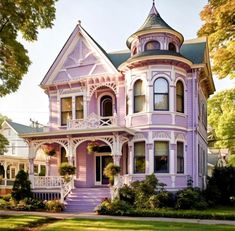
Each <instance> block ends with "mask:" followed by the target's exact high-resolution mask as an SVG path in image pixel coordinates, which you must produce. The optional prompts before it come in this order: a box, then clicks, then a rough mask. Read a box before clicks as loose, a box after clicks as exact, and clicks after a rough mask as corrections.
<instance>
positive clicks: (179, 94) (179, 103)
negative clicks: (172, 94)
mask: <svg viewBox="0 0 235 231" xmlns="http://www.w3.org/2000/svg"><path fill="white" fill-rule="evenodd" d="M176 111H177V112H182V113H184V85H183V83H182V81H178V82H177V83H176Z"/></svg>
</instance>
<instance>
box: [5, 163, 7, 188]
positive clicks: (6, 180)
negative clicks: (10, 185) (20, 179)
mask: <svg viewBox="0 0 235 231" xmlns="http://www.w3.org/2000/svg"><path fill="white" fill-rule="evenodd" d="M4 173H5V176H4V185H5V187H6V186H7V162H6V160H5V162H4Z"/></svg>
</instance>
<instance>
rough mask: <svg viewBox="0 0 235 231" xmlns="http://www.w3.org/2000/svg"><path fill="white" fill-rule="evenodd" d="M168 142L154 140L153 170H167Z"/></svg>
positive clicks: (160, 171)
mask: <svg viewBox="0 0 235 231" xmlns="http://www.w3.org/2000/svg"><path fill="white" fill-rule="evenodd" d="M168 162H169V143H168V142H167V141H156V142H154V172H156V173H167V172H169V163H168Z"/></svg>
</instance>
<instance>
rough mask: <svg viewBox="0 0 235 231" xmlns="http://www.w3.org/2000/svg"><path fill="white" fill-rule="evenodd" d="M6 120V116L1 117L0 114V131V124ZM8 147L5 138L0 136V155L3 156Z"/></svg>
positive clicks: (0, 125)
mask: <svg viewBox="0 0 235 231" xmlns="http://www.w3.org/2000/svg"><path fill="white" fill-rule="evenodd" d="M6 119H8V118H7V116H3V115H1V114H0V129H1V127H2V123H3V121H4V120H6ZM7 145H9V142H8V140H7V138H6V137H5V136H4V135H2V134H0V155H3V154H4V152H5V151H6V146H7Z"/></svg>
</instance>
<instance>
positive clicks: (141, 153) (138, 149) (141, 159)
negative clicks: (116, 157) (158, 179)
mask: <svg viewBox="0 0 235 231" xmlns="http://www.w3.org/2000/svg"><path fill="white" fill-rule="evenodd" d="M134 173H145V142H136V143H134Z"/></svg>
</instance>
